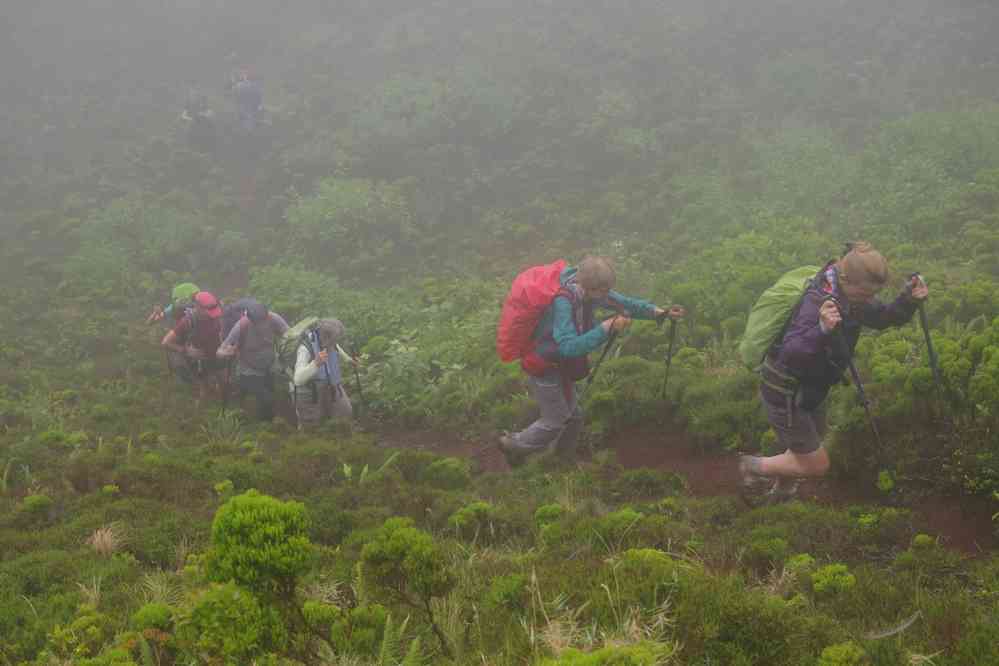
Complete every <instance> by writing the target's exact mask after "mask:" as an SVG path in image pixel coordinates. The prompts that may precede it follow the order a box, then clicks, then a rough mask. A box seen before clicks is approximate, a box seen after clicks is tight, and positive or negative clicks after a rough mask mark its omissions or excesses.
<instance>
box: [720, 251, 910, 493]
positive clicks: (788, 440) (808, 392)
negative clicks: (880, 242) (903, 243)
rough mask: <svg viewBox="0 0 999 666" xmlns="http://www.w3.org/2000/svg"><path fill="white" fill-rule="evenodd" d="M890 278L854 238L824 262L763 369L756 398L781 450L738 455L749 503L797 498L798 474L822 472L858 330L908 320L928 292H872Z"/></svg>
mask: <svg viewBox="0 0 999 666" xmlns="http://www.w3.org/2000/svg"><path fill="white" fill-rule="evenodd" d="M887 283H888V263H887V261H885V259H884V257H883V256H881V254H880V253H878V252H877V251H875V250H874V248H872V247H871V246H870V245H869V244H868V243H864V242H858V243H851V244H850V245H849V246H848V251H847V252H846V254H844V255H843V257H842V258H840V259H839V260H837V261H830V262H829V263H827V264H826V265H825V266H824V267H823V268H822V269H821V270H820V271H819V273H818V275H816V276H815V278H814V279H813V280H812V282H811V283H810V285H809V286H808V287H807V288H806V290H805V292H804V295H803V296H802V297H801V300H800V301H799V305H798V307H797V310H796V311H792V314H791V317H790V319H789V320H788V321H787V324H786V327H785V329H784V332H783V335H781V336H780V339H779V340H776V341H775V342H774V343H773V344H772V346H771V347H770V350H769V352H768V353H767V354H766V356H765V358H764V361H763V365H762V367H761V368H760V377H761V385H760V397H761V398H762V400H763V405H764V407H765V409H766V412H767V418H768V420H769V421H770V426H771V427H772V428H773V429H774V432H775V433H776V434H777V442H778V444H779V445H780V449H782V450H784V452H783V453H781V454H779V455H775V456H769V457H756V456H742V457H741V458H740V460H739V471H740V474H741V476H742V486H743V493H744V496H745V497H746V499H747V501H749V502H750V503H751V504H752V503H755V502H756V501H757V500H759V499H761V497H762V496H763V494H764V493H766V499H768V501H770V502H779V501H784V500H787V499H790V498H792V497H794V495H795V493H796V492H797V489H798V481H797V479H798V478H799V477H809V476H822V475H824V474H825V473H826V472H827V471H828V469H829V455H828V454H827V453H826V449H825V447H824V446H823V445H822V439H823V437H824V436H825V434H826V407H825V401H826V397H827V396H828V394H829V389H830V388H831V387H832V386H833V385H834V384H837V383H839V382H840V381H841V379H842V378H843V376H844V372H846V371H847V369H848V365H849V363H850V362H851V358H852V356H853V352H854V349H855V348H856V346H857V340H858V339H859V337H860V331H861V328H863V327H864V326H867V327H869V328H874V329H884V328H888V327H891V326H901V325H903V324H905V323H907V322H908V321H909V320H910V319H911V318H912V315H913V313H915V311H916V308H917V307H918V305H919V302H921V301H922V300H924V299H925V298H926V296H927V294H928V290H927V288H926V285H925V284H924V283H923V282H922V281H921V280H919V279H918V278H913V279H912V280H911V281H910V282H909V283H908V284H907V285H906V287H905V289H903V291H902V293H900V294H899V295H898V297H897V298H896V299H895V300H894V301H893V302H892V303H891V304H889V305H885V304H883V303H881V302H879V301H878V300H877V299H876V298H875V295H876V294H877V293H878V292H880V291H881V290H882V289H883V288H884V287H885V285H886V284H887Z"/></svg>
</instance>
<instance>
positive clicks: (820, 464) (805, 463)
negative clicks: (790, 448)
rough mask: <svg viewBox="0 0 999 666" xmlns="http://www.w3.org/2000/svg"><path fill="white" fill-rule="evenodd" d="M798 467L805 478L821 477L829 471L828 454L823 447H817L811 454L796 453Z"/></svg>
mask: <svg viewBox="0 0 999 666" xmlns="http://www.w3.org/2000/svg"><path fill="white" fill-rule="evenodd" d="M794 456H795V458H796V459H797V462H798V466H799V467H800V469H801V471H802V472H803V473H804V474H805V475H807V476H823V475H825V473H826V472H828V471H829V454H828V453H826V450H825V447H821V446H820V447H819V448H818V449H816V450H815V451H812V452H811V453H796V454H794Z"/></svg>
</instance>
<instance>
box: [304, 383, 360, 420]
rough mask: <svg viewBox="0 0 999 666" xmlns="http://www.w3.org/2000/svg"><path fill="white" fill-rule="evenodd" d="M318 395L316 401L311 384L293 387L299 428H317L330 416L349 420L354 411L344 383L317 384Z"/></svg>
mask: <svg viewBox="0 0 999 666" xmlns="http://www.w3.org/2000/svg"><path fill="white" fill-rule="evenodd" d="M316 397H317V398H318V400H317V401H314V400H313V399H312V387H311V386H299V387H298V389H297V390H296V389H294V388H292V401H293V402H294V404H295V414H296V415H297V416H298V429H299V430H309V429H312V428H315V427H317V426H318V425H319V424H320V423H322V422H323V421H325V420H327V419H328V418H330V417H334V418H338V419H348V420H349V419H350V417H351V416H352V415H353V413H354V409H353V407H352V406H351V404H350V398H349V397H348V396H347V391H346V390H345V389H344V388H343V385H342V384H341V385H339V386H330V385H329V384H316Z"/></svg>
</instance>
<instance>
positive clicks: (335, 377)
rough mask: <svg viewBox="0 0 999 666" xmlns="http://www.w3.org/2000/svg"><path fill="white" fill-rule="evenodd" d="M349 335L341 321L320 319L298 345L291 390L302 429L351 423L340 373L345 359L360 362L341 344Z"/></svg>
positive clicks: (349, 410) (348, 402) (350, 407)
mask: <svg viewBox="0 0 999 666" xmlns="http://www.w3.org/2000/svg"><path fill="white" fill-rule="evenodd" d="M345 334H346V330H345V328H344V325H343V323H342V322H341V321H340V320H339V319H320V320H319V323H318V324H317V325H316V328H315V329H314V330H313V331H312V332H310V333H309V334H308V336H307V337H306V338H305V340H304V341H303V343H302V344H300V345H299V346H298V352H297V354H296V358H295V374H294V378H293V380H292V384H291V387H290V390H291V394H292V395H291V398H292V403H293V404H294V405H295V413H296V415H297V416H298V428H299V430H304V429H309V428H313V427H315V426H317V425H319V424H320V423H321V422H322V421H324V420H326V419H328V418H330V417H334V418H339V419H344V420H348V419H350V418H351V416H352V415H353V413H354V410H353V407H352V406H351V404H350V397H349V396H348V395H347V391H346V389H345V388H344V386H343V377H342V374H341V370H340V361H341V360H343V361H348V362H351V363H356V361H355V360H354V359H353V358H351V357H350V355H348V354H347V352H345V351H344V350H343V348H342V347H341V346H340V345H339V344H338V343H339V341H341V340H344V336H345ZM330 350H333V353H330Z"/></svg>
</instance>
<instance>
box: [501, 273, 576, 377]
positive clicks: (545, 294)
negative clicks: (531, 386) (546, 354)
mask: <svg viewBox="0 0 999 666" xmlns="http://www.w3.org/2000/svg"><path fill="white" fill-rule="evenodd" d="M565 267H566V263H565V261H564V260H562V259H559V260H558V261H556V262H554V263H551V264H545V265H543V266H532V267H531V268H528V269H527V270H525V271H523V272H522V273H520V274H519V275H518V276H517V277H516V278H514V280H513V285H512V286H511V287H510V293H509V294H507V296H506V300H505V301H503V312H502V313H501V314H500V321H499V326H498V327H497V329H496V352H497V353H498V354H499V357H500V360H501V361H503V362H504V363H509V362H510V361H515V360H517V359H518V358H523V357H524V356H526V355H527V354H529V353H530V352H531V351H533V342H532V340H531V334H532V333H534V329H535V328H537V326H538V322H539V321H540V320H541V316H542V314H544V311H545V308H547V307H548V306H549V305H551V302H552V300H554V299H555V296H556V294H558V292H559V290H560V289H561V288H562V282H561V276H562V271H564V270H565Z"/></svg>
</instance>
